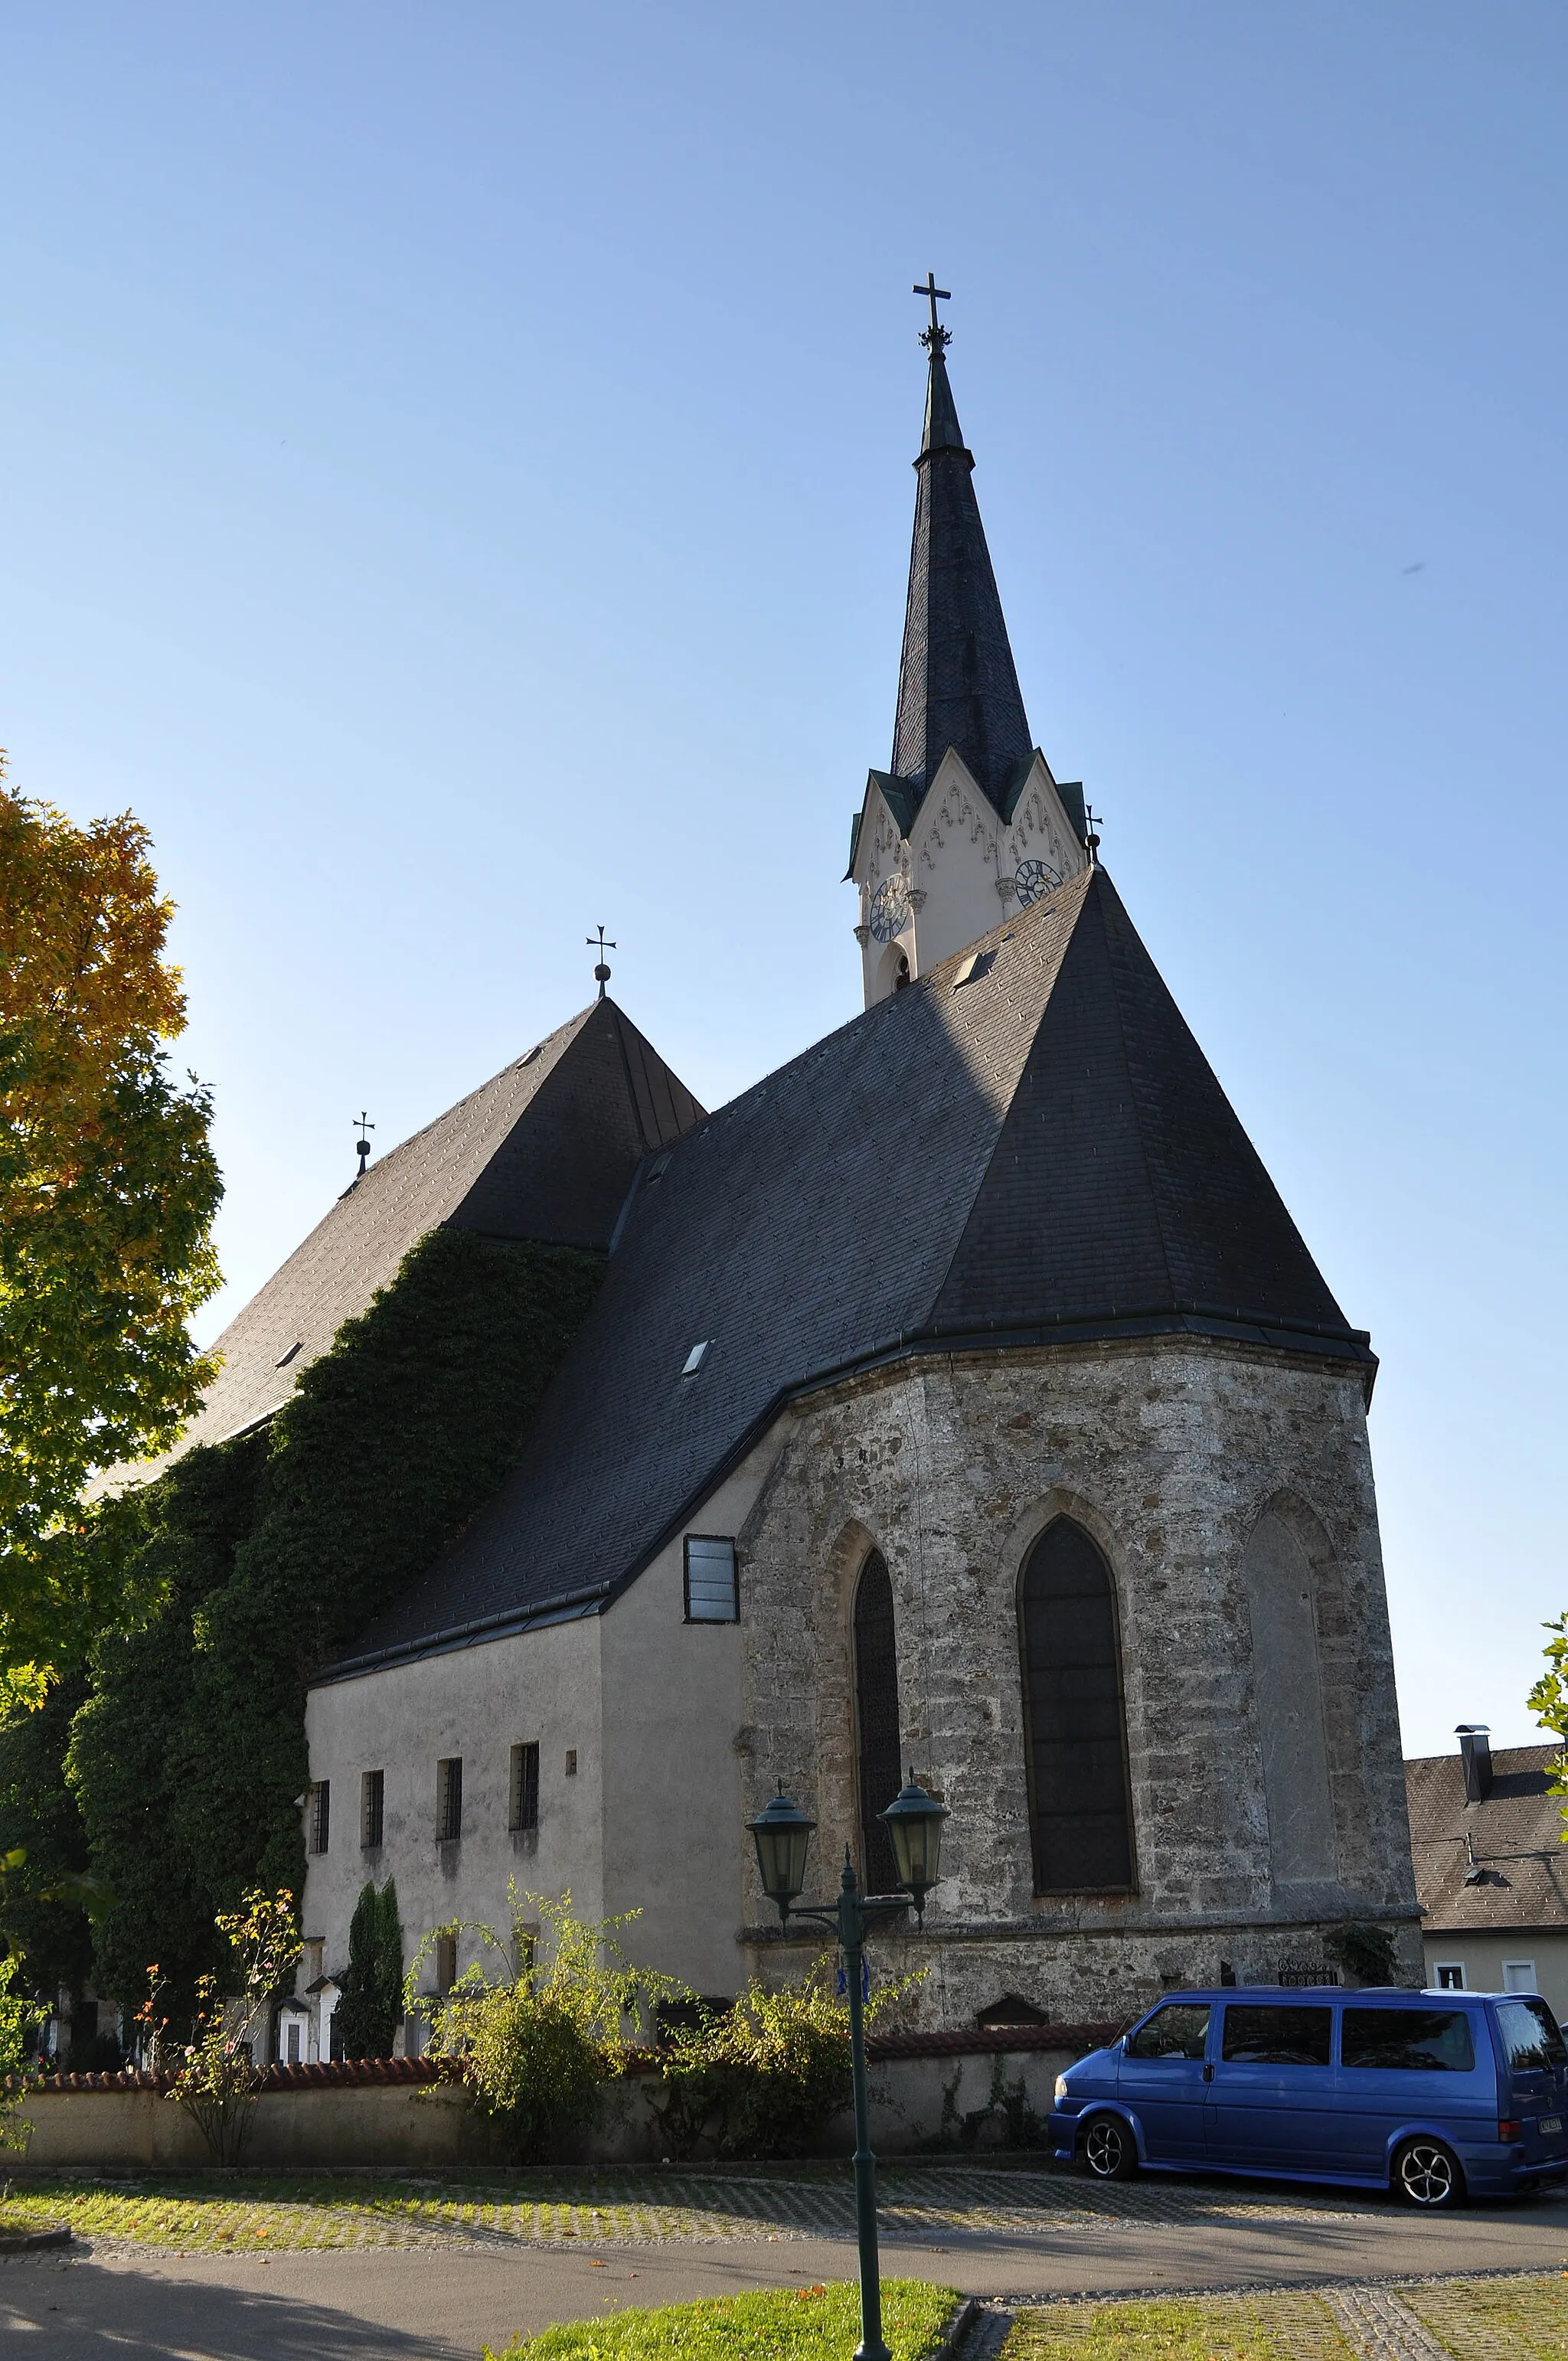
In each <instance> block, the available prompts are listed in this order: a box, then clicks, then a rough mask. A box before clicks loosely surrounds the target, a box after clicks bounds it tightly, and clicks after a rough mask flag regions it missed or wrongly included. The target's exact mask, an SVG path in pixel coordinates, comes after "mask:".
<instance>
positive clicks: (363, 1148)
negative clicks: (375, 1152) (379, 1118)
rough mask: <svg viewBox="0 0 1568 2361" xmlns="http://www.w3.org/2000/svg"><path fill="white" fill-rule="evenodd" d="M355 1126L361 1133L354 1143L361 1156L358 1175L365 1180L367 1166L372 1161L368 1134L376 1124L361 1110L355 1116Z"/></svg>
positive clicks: (358, 1154) (359, 1156)
mask: <svg viewBox="0 0 1568 2361" xmlns="http://www.w3.org/2000/svg"><path fill="white" fill-rule="evenodd" d="M354 1128H355V1130H356V1132H357V1133H358V1134H359V1137H358V1138H357V1139H356V1141H355V1143H354V1146H355V1150H356V1154H357V1156H358V1158H359V1171H358V1175H357V1177H358V1179H360V1180H364V1178H365V1170H366V1167H367V1164H368V1163H369V1161H370V1142H369V1139H368V1137H367V1134H368V1133H370V1132H372V1131H374V1130H375V1128H376V1126H375V1125H374V1124H373V1123H372V1122H371V1120H370V1118H369V1116H368V1115H366V1114H365V1113H364V1112H363V1111H361V1112H360V1113H359V1114H358V1115H356V1117H355V1118H354Z"/></svg>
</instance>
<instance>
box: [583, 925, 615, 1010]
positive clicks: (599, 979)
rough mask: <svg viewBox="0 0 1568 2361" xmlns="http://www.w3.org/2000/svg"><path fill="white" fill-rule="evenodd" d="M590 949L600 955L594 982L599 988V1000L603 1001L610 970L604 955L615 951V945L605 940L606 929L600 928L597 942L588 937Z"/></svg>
mask: <svg viewBox="0 0 1568 2361" xmlns="http://www.w3.org/2000/svg"><path fill="white" fill-rule="evenodd" d="M588 949H589V950H591V951H595V950H597V951H598V955H599V956H598V966H597V967H596V968H595V970H594V982H595V983H597V984H598V988H599V998H600V999H601V1000H602V999H603V998H604V988H605V985H606V984H607V983H609V968H608V967H607V965H606V964H605V956H604V955H605V953H606V951H612V950H614V949H615V945H614V944H613V943H607V942H606V940H605V939H604V928H602V927H600V928H599V930H598V941H597V942H596V941H595V939H594V938H593V936H592V935H590V936H589V937H588Z"/></svg>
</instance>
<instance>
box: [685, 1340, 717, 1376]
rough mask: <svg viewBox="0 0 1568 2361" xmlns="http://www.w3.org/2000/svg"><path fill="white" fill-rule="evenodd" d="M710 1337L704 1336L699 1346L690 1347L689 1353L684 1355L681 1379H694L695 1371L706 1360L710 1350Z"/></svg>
mask: <svg viewBox="0 0 1568 2361" xmlns="http://www.w3.org/2000/svg"><path fill="white" fill-rule="evenodd" d="M712 1345H713V1339H712V1337H711V1336H705V1337H704V1339H703V1341H702V1343H701V1344H700V1345H693V1346H692V1348H691V1351H690V1352H689V1353H688V1354H687V1355H686V1357H685V1365H684V1366H683V1367H682V1370H681V1375H682V1377H683V1378H695V1377H696V1373H697V1371H698V1370H699V1369H700V1368H701V1367H702V1365H703V1363H704V1362H705V1361H706V1360H707V1356H708V1354H709V1352H710V1350H711V1349H712Z"/></svg>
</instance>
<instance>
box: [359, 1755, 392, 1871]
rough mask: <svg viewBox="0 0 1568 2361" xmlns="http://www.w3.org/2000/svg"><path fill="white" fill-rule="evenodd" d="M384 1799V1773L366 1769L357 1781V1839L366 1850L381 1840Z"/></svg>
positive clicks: (372, 1848) (385, 1792) (385, 1775)
mask: <svg viewBox="0 0 1568 2361" xmlns="http://www.w3.org/2000/svg"><path fill="white" fill-rule="evenodd" d="M386 1800H387V1774H386V1773H385V1772H384V1771H367V1772H366V1773H364V1775H363V1776H362V1777H361V1779H360V1782H359V1841H360V1843H361V1845H362V1846H363V1847H364V1849H365V1850H366V1851H367V1852H370V1851H373V1850H374V1849H375V1847H376V1846H377V1845H378V1844H379V1843H380V1841H381V1828H382V1822H383V1819H384V1817H385V1807H386Z"/></svg>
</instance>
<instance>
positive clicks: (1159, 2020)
mask: <svg viewBox="0 0 1568 2361" xmlns="http://www.w3.org/2000/svg"><path fill="white" fill-rule="evenodd" d="M1208 2040H1209V2010H1208V2005H1207V2004H1206V2003H1202V2002H1199V2001H1191V2000H1173V2001H1172V2002H1170V2003H1169V2004H1168V2006H1167V2007H1165V2008H1157V2009H1156V2011H1155V2013H1154V2015H1152V2016H1151V2017H1150V2018H1149V2020H1148V2022H1147V2023H1146V2025H1140V2026H1139V2027H1138V2029H1137V2031H1136V2033H1135V2034H1132V2035H1131V2036H1130V2037H1128V2041H1127V2055H1128V2057H1129V2058H1201V2057H1202V2055H1203V2052H1204V2049H1205V2048H1206V2047H1207V2046H1208Z"/></svg>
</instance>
